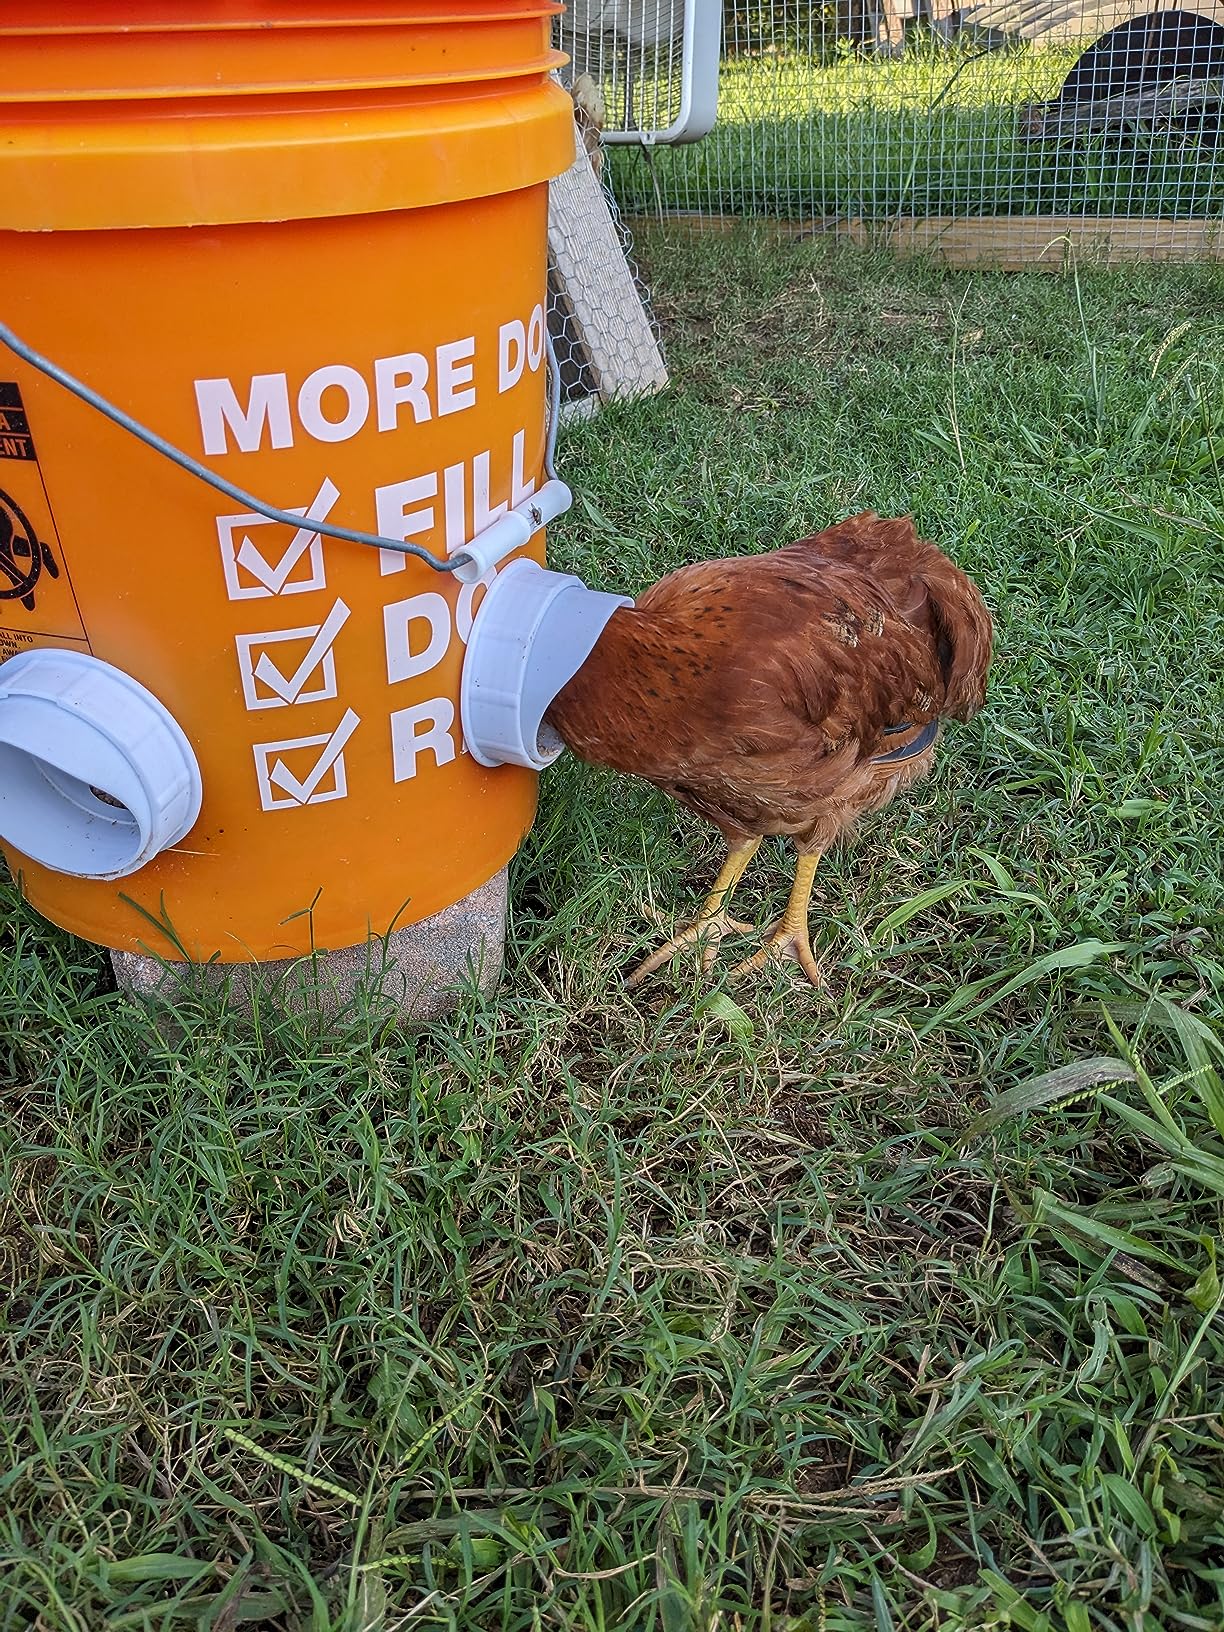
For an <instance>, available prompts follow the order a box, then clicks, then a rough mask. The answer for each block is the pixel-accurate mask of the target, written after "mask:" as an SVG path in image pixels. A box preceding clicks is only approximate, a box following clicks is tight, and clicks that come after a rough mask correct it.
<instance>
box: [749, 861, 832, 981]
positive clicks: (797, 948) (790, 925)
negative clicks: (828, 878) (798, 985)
mask: <svg viewBox="0 0 1224 1632" xmlns="http://www.w3.org/2000/svg"><path fill="white" fill-rule="evenodd" d="M819 864H820V856H819V855H806V856H805V855H801V856H800V857H799V859H798V861H797V862H796V863H795V882H794V883H793V884H792V885H791V893H790V899H789V900H788V901H787V903H786V911H785V912H784V913H783V914H782V917H781V918H780V919H779V920H778V922H777V923H776V924H775V925H774V927H773V929H772V930H771V931H770V933H769V936H768V938H767V939H766V941H765V944H764V946H762V947H761V948H760V949H759V950H758V951H756V952H754V953H753V954H752V956H751V957H750V958H745V960H744V962H743V963H741V964H737V965H736V967H735V968H734V969H733V970H732V971H731V978H732V979H733V980H736V979H738V978H739V977H740V976H741V975H748V974H753V973H755V972H756V970H758V969H763V968H764V967H765V965H766V964H768V963H778V962H787V961H791V962H794V963H797V964H798V965H799V967H800V969H802V970H803V972H804V974H805V975H806V976H807V978H808V979H809V980H810V981H811V983H812V985H813V986H816V987H819V986H820V985H821V984H822V981H821V975H820V967H819V965H818V964H817V962H816V959H815V957H814V955H813V953H812V942H811V939H810V937H809V934H808V908H809V906H810V905H811V900H812V886H813V884H814V883H815V881H816V868H817V867H818V865H819Z"/></svg>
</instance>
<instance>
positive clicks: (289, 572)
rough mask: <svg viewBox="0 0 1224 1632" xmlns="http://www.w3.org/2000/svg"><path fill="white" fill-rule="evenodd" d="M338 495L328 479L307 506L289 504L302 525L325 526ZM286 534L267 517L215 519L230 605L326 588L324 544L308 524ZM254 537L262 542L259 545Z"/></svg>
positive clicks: (251, 515) (252, 512)
mask: <svg viewBox="0 0 1224 1632" xmlns="http://www.w3.org/2000/svg"><path fill="white" fill-rule="evenodd" d="M339 497H340V490H339V488H338V487H336V486H335V484H334V483H333V482H331V481H330V480H329V479H328V478H327V477H326V476H325V477H324V478H323V485H322V486H321V487H320V488H319V491H318V492H317V493H316V494H315V496H314V498H313V499H312V500H311V501H310V503H309V504H308V505H305V506H303V505H297V504H293V505H289V506H288V507H287V508H288V510H289V512H290V514H291V515H295V516H301V517H302V520H303V522H304V523H306V524H308V523H310V522H312V521H316V522H317V521H326V520H327V518H328V516H329V515H330V514H331V511H332V507H333V506H334V505H335V502H336V500H337V499H338V498H339ZM285 533H286V529H285V527H284V526H283V525H282V524H281V523H280V522H276V521H269V519H268V518H267V516H261V515H257V514H256V513H255V512H254V511H248V512H247V513H246V514H244V515H239V516H218V517H217V538H218V540H219V542H220V545H221V567H222V570H223V571H224V573H225V589H226V594H227V595H228V596H229V598H230V600H231V601H250V600H259V599H263V598H265V597H267V596H271V595H303V594H305V593H306V591H307V590H312V589H326V588H327V574H326V570H325V568H324V564H323V540H322V539H321V538H320V537H319V534H318V533H317V532H314V531H313V530H312V528H311V527H310V526H309V525H303V526H301V527H299V528H298V529H297V531H296V532H294V533H292V534H290V536H289V538H288V539H286V537H285ZM256 538H258V539H259V542H258V543H256Z"/></svg>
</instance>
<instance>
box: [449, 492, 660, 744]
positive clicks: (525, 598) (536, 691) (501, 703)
mask: <svg viewBox="0 0 1224 1632" xmlns="http://www.w3.org/2000/svg"><path fill="white" fill-rule="evenodd" d="M503 519H505V518H503ZM632 605H633V602H632V600H631V599H630V598H629V597H628V596H627V595H608V594H604V593H603V592H602V591H600V590H595V589H588V588H587V587H586V585H585V584H584V583H583V582H582V580H581V578H575V577H574V576H573V575H572V574H570V573H564V572H549V571H547V570H546V569H545V568H544V567H541V566H537V564H536V563H535V562H534V561H527V560H520V561H512V562H511V563H510V565H509V566H508V567H505V568H503V570H502V571H501V572H500V573H498V575H497V577H496V578H495V579H494V580H493V582H492V583H491V584H490V585H489V587H488V589H487V590H486V591H485V596H484V599H483V600H482V601H481V603H480V608H479V610H478V611H477V613H476V617H475V620H474V621H473V624H472V632H471V634H470V635H469V636H468V643H467V653H466V655H465V657H464V659H463V675H462V678H461V680H460V683H459V713H460V719H461V720H462V723H463V740H464V742H465V744H466V745H467V750H468V752H469V753H470V754H471V756H472V758H473V759H474V760H476V762H477V763H478V764H480V765H489V766H493V765H524V766H526V767H527V768H528V769H530V770H533V771H542V770H545V769H546V768H547V767H548V766H549V765H551V764H552V763H553V762H554V760H556V759H558V758H559V757H560V755H561V754H562V753H563V752H564V749H565V744H564V743H563V742H562V741H561V739H560V737H558V736H557V734H556V732H555V731H552V730H551V729H550V728H549V727H548V726H546V725H545V724H544V715H545V714H546V713H547V711H548V706H549V704H550V703H551V702H552V700H553V698H554V697H556V695H557V693H558V692H559V691H560V690H561V688H562V687H563V686H564V685H565V684H566V682H567V681H569V680H572V679H573V677H574V675H575V674H577V672H578V670H579V669H580V668H581V667H582V665H583V664H584V663H585V662H586V660H587V658H588V657H589V656H590V655H591V653H592V651H593V650H594V649H595V643H596V641H597V640H598V639H599V637H600V635H602V634H603V632H604V629H605V628H606V626H607V623H608V619H609V618H610V617H611V616H612V614H613V613H614V612H615V611H616V610H617V608H618V607H622V606H632Z"/></svg>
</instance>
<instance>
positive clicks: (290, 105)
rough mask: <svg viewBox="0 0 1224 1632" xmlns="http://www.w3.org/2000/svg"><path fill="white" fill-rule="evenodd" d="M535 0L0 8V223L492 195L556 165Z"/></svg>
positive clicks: (126, 0) (166, 0)
mask: <svg viewBox="0 0 1224 1632" xmlns="http://www.w3.org/2000/svg"><path fill="white" fill-rule="evenodd" d="M560 10H561V7H560V6H559V5H554V4H551V3H550V0H467V3H464V4H462V5H459V4H454V3H453V0H452V3H451V4H449V5H447V4H442V5H438V6H436V7H427V6H419V7H413V6H408V5H404V4H402V3H401V4H398V5H397V4H393V3H391V0H354V3H353V4H348V5H343V4H340V3H339V0H324V3H318V0H316V3H311V0H191V3H188V4H180V3H175V0H76V3H75V4H66V3H62V0H11V3H10V4H8V5H6V6H5V7H4V8H3V16H2V17H0V55H2V56H3V60H4V67H5V72H4V82H3V84H2V85H0V108H3V117H4V127H5V140H4V143H3V145H2V146H0V222H2V223H3V225H4V226H5V227H9V228H16V229H18V230H22V231H45V230H50V229H61V230H64V229H73V228H106V227H142V226H201V225H217V224H221V223H226V222H238V221H276V220H289V219H299V220H300V219H309V218H314V217H320V216H332V215H363V214H369V213H371V212H374V211H381V210H397V209H408V208H413V207H418V206H424V205H430V204H443V203H452V202H455V201H456V200H460V199H468V198H480V197H487V196H489V195H491V194H494V193H501V192H509V191H513V190H515V189H517V188H520V187H527V186H531V185H534V184H536V183H538V182H541V181H545V180H548V179H549V178H551V177H553V176H556V175H560V174H561V172H562V171H563V170H566V169H567V168H568V167H569V165H570V163H571V162H572V160H573V122H572V121H573V110H572V106H571V104H570V101H569V98H568V97H567V96H566V94H565V92H564V91H563V90H562V89H561V88H560V86H559V85H557V84H556V83H555V82H554V81H553V79H552V78H551V73H552V70H553V69H555V68H557V67H559V66H560V65H561V64H562V63H563V62H564V60H565V58H564V56H563V55H562V54H561V53H560V52H556V51H553V50H552V49H551V48H550V45H549V33H550V27H551V21H552V18H553V16H554V15H555V14H556V13H557V12H559V11H560Z"/></svg>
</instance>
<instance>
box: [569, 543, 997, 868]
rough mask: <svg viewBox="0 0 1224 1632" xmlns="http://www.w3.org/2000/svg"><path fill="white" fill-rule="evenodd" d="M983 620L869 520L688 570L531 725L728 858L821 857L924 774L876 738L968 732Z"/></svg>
mask: <svg viewBox="0 0 1224 1632" xmlns="http://www.w3.org/2000/svg"><path fill="white" fill-rule="evenodd" d="M991 633H992V631H991V621H990V615H989V613H988V612H987V610H986V607H985V605H984V603H983V601H982V598H981V596H980V595H979V593H978V591H977V589H976V588H975V587H974V585H973V584H972V583H971V582H970V580H969V579H968V578H967V577H966V576H965V574H964V573H963V572H961V571H960V569H959V568H957V567H956V566H954V565H953V564H952V562H951V561H949V560H948V558H947V557H946V556H945V555H944V554H943V553H942V552H941V551H940V550H938V549H936V548H935V546H934V545H933V544H928V543H927V542H926V541H925V540H923V539H921V538H919V537H918V535H917V533H916V532H915V530H914V527H913V524H912V522H911V521H909V520H908V519H902V520H892V521H883V520H881V519H880V518H879V517H878V516H876V515H874V514H873V513H872V512H870V511H868V512H866V513H864V514H863V515H859V516H855V517H852V518H851V519H850V520H848V521H844V522H841V523H839V524H838V525H837V526H835V527H830V528H828V529H827V530H826V531H824V532H822V533H819V534H817V535H816V536H815V537H812V538H806V539H803V540H802V541H801V542H799V543H797V544H792V545H790V546H788V547H787V548H785V549H781V550H775V551H773V552H772V553H771V554H768V555H757V556H745V557H738V558H735V559H730V560H721V561H705V562H698V563H696V564H695V565H693V566H688V567H682V568H681V569H680V570H679V571H678V572H674V573H671V574H670V575H669V576H668V577H666V578H663V579H661V580H660V582H658V583H657V584H655V585H653V586H652V587H651V588H650V589H648V590H647V591H646V593H645V594H644V595H642V596H641V597H640V598H639V599H638V601H637V603H636V605H635V606H633V607H631V608H630V607H626V608H624V609H622V610H621V611H618V612H616V613H615V614H614V615H613V617H612V620H611V622H610V623H609V624H608V627H607V629H606V630H605V631H604V634H603V636H602V637H601V639H600V641H599V643H598V645H597V646H596V648H595V650H594V652H593V653H592V655H591V656H590V658H588V660H587V662H586V663H585V664H584V665H583V667H582V668H581V670H580V671H579V672H578V674H577V675H576V676H575V677H574V679H573V680H571V681H570V683H569V684H568V685H567V686H566V687H565V689H564V690H563V691H562V692H561V694H560V696H559V697H558V698H557V699H556V701H555V702H554V703H553V706H552V708H551V709H550V711H549V719H550V721H551V722H552V724H553V725H554V726H555V728H556V729H557V731H558V732H559V733H560V735H561V736H562V738H563V739H564V740H565V742H566V743H567V744H568V746H569V747H570V748H571V749H572V750H573V751H574V753H576V754H577V755H578V756H579V757H580V758H583V759H586V760H590V761H592V762H593V763H595V764H598V765H605V766H609V767H611V768H612V769H614V770H618V771H622V772H626V773H628V774H630V775H633V776H640V777H643V778H645V780H647V781H648V782H652V783H654V784H655V785H656V786H657V787H660V788H662V789H664V790H665V791H666V792H667V793H669V794H671V795H672V797H673V798H675V799H677V800H678V801H679V802H680V803H681V804H682V805H685V806H686V807H687V808H688V809H690V810H693V811H695V812H696V813H697V814H698V815H700V816H704V817H705V818H706V819H707V820H708V821H710V822H712V823H713V824H714V825H715V826H716V827H718V828H719V829H720V830H721V831H722V833H723V835H724V837H725V838H726V839H727V841H728V843H729V844H732V843H735V842H737V841H739V840H741V839H743V838H744V837H746V836H749V835H759V834H763V833H786V834H791V835H793V836H794V837H795V840H796V843H797V845H798V846H799V848H800V849H801V850H817V851H818V850H823V849H826V848H827V847H828V845H829V844H831V843H832V842H833V841H834V840H835V839H837V838H838V837H840V836H842V835H843V834H844V833H846V832H848V831H849V830H850V829H851V828H852V827H853V825H854V822H855V820H856V818H857V817H858V816H860V815H862V814H863V813H865V812H866V811H869V810H873V809H879V808H881V807H882V806H883V805H886V804H887V803H888V802H889V801H890V800H891V799H892V798H893V796H894V795H895V794H896V793H897V791H898V790H899V789H900V788H902V787H905V786H907V785H909V783H911V782H913V781H914V780H916V778H917V777H919V776H921V775H922V774H924V772H925V771H926V770H927V769H929V766H930V763H931V759H932V754H933V746H934V745H933V744H932V747H931V748H929V749H927V750H926V751H925V752H923V753H921V754H917V755H915V756H914V757H913V758H912V759H908V760H904V761H902V762H900V763H898V764H895V765H893V766H882V765H878V764H873V758H874V756H876V755H878V754H881V753H883V752H887V751H889V750H891V749H893V748H896V747H899V746H902V745H904V744H905V743H906V741H907V740H910V739H909V737H907V736H906V735H904V734H897V735H893V736H889V737H885V735H884V732H885V730H886V729H887V728H888V727H890V726H897V725H901V724H903V723H904V724H909V725H911V726H913V727H914V728H915V729H918V728H921V727H922V726H923V725H925V724H928V723H929V722H930V721H932V720H938V719H944V718H954V719H968V718H969V717H970V716H971V715H972V714H974V713H975V712H976V711H977V709H978V708H980V707H981V705H982V703H983V701H984V699H985V691H986V674H987V669H988V666H989V662H990V648H991Z"/></svg>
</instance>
